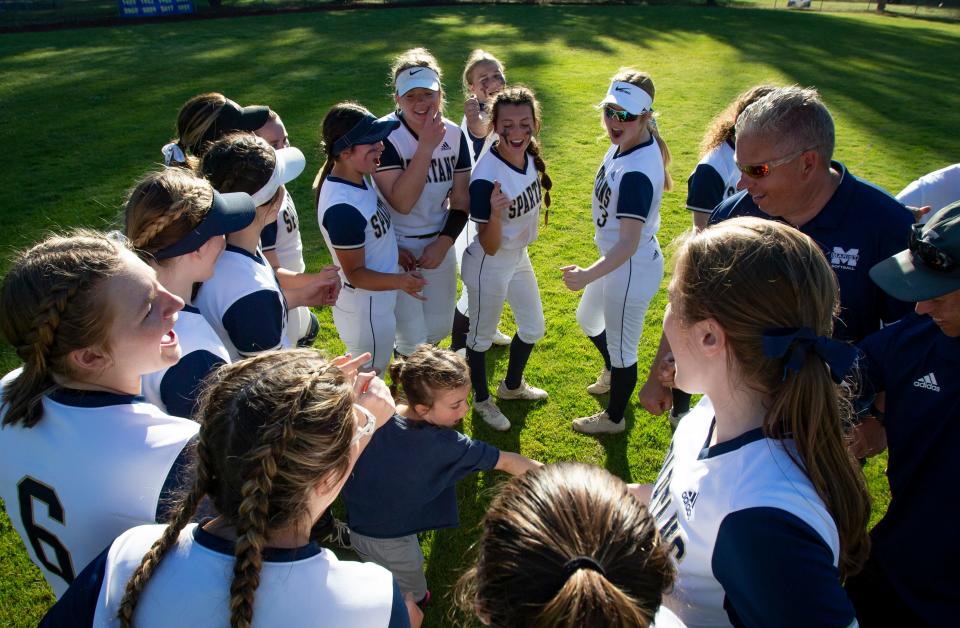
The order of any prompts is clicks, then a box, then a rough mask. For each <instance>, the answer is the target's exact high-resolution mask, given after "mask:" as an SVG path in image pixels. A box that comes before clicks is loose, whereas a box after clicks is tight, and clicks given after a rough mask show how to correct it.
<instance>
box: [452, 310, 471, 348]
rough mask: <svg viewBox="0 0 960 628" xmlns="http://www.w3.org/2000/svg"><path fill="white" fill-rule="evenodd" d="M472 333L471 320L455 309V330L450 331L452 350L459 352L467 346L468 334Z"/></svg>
mask: <svg viewBox="0 0 960 628" xmlns="http://www.w3.org/2000/svg"><path fill="white" fill-rule="evenodd" d="M468 331H470V318H469V317H468V316H467V315H466V314H463V313H461V312H460V310H458V309H456V308H454V310H453V328H452V329H451V330H450V350H451V351H459V350H460V349H463V348H464V347H466V346H467V332H468Z"/></svg>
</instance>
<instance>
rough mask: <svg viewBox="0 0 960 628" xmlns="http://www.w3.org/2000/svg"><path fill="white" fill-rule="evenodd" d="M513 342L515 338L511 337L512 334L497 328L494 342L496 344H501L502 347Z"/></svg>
mask: <svg viewBox="0 0 960 628" xmlns="http://www.w3.org/2000/svg"><path fill="white" fill-rule="evenodd" d="M511 342H513V338H511V337H510V336H508V335H506V334H505V333H503V332H502V331H500V330H499V329H497V331H496V333H495V334H493V344H495V345H500V346H501V347H505V346H507V345H508V344H510V343H511Z"/></svg>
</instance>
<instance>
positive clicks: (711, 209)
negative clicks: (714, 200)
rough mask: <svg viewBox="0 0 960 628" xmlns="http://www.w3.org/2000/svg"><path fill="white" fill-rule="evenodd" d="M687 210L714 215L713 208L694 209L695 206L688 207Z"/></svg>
mask: <svg viewBox="0 0 960 628" xmlns="http://www.w3.org/2000/svg"><path fill="white" fill-rule="evenodd" d="M687 209H689V210H690V211H692V212H700V213H701V214H712V213H713V208H710V209H704V208H702V207H694V206H693V205H687Z"/></svg>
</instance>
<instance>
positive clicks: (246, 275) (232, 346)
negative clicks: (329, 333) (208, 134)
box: [197, 133, 339, 360]
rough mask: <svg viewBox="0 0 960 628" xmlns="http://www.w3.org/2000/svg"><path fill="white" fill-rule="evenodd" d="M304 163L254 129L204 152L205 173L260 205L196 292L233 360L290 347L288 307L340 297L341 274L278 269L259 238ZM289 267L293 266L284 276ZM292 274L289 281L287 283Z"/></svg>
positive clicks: (215, 182) (218, 184)
mask: <svg viewBox="0 0 960 628" xmlns="http://www.w3.org/2000/svg"><path fill="white" fill-rule="evenodd" d="M304 165H305V161H304V157H303V153H301V152H300V151H299V150H297V149H296V148H283V149H281V150H278V151H274V150H273V149H272V148H271V147H270V146H269V145H268V144H267V143H266V142H265V141H264V140H263V139H261V138H259V137H256V136H254V135H252V134H246V133H243V134H234V135H228V136H226V137H224V138H222V139H220V140H218V141H217V142H216V143H214V144H213V145H212V146H211V147H210V149H209V150H208V151H207V153H206V154H205V155H204V156H203V161H202V163H201V168H202V170H203V173H204V175H205V176H206V177H207V179H209V180H210V182H211V183H212V184H213V187H214V188H217V189H219V190H220V191H221V192H247V193H249V194H250V195H251V196H252V197H253V200H254V203H255V204H256V205H257V217H256V219H255V220H254V221H253V222H252V223H251V224H250V226H248V227H246V228H245V229H241V230H240V231H235V232H234V233H231V234H229V235H228V236H227V248H226V251H225V252H224V253H223V255H221V256H220V259H219V260H218V261H217V266H216V269H215V270H214V273H213V277H212V278H210V280H209V281H207V282H206V283H204V284H203V286H202V287H201V288H200V291H199V293H198V295H197V307H198V308H199V310H200V312H201V313H202V314H203V316H204V318H206V319H207V322H209V323H210V326H211V327H213V329H214V330H215V331H216V332H217V334H218V335H219V336H220V338H221V340H223V343H224V345H225V346H226V347H227V351H228V352H229V354H230V358H231V359H232V360H236V359H238V358H239V357H240V356H242V355H253V354H255V353H259V352H261V351H266V350H269V349H276V348H281V347H283V348H287V347H290V346H291V344H290V340H289V338H288V336H287V333H286V329H287V308H288V307H291V308H292V307H298V306H301V305H319V304H327V303H332V302H335V301H336V292H337V290H338V289H339V279H338V278H337V276H336V274H334V273H335V271H332V272H330V274H331V275H332V278H328V277H326V276H323V273H320V274H319V276H317V275H309V274H306V273H304V274H293V273H289V272H288V271H284V270H283V269H280V270H277V271H274V269H273V268H272V267H271V266H270V265H269V264H268V263H267V262H266V260H264V259H263V256H262V255H261V253H260V251H259V248H258V245H259V243H260V233H261V232H262V231H263V227H264V225H266V224H268V223H270V222H272V221H273V220H275V219H276V217H277V214H278V212H279V211H280V205H281V203H282V202H283V199H284V195H285V194H286V189H285V188H284V187H283V184H284V183H287V182H289V181H291V180H293V179H294V178H296V177H297V176H298V175H299V174H300V173H301V172H303V168H304ZM283 273H286V275H284V274H283ZM285 278H286V283H287V285H286V286H284V285H283V283H282V282H284V279H285Z"/></svg>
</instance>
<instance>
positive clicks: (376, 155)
mask: <svg viewBox="0 0 960 628" xmlns="http://www.w3.org/2000/svg"><path fill="white" fill-rule="evenodd" d="M381 155H383V142H377V143H376V144H357V145H355V146H351V147H350V148H348V149H346V150H344V151H343V152H342V153H340V156H339V157H338V161H340V162H342V163H343V164H344V165H347V166H349V167H350V169H352V170H354V171H356V172H359V173H360V174H373V173H374V172H376V171H377V167H378V166H379V165H380V156H381Z"/></svg>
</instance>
